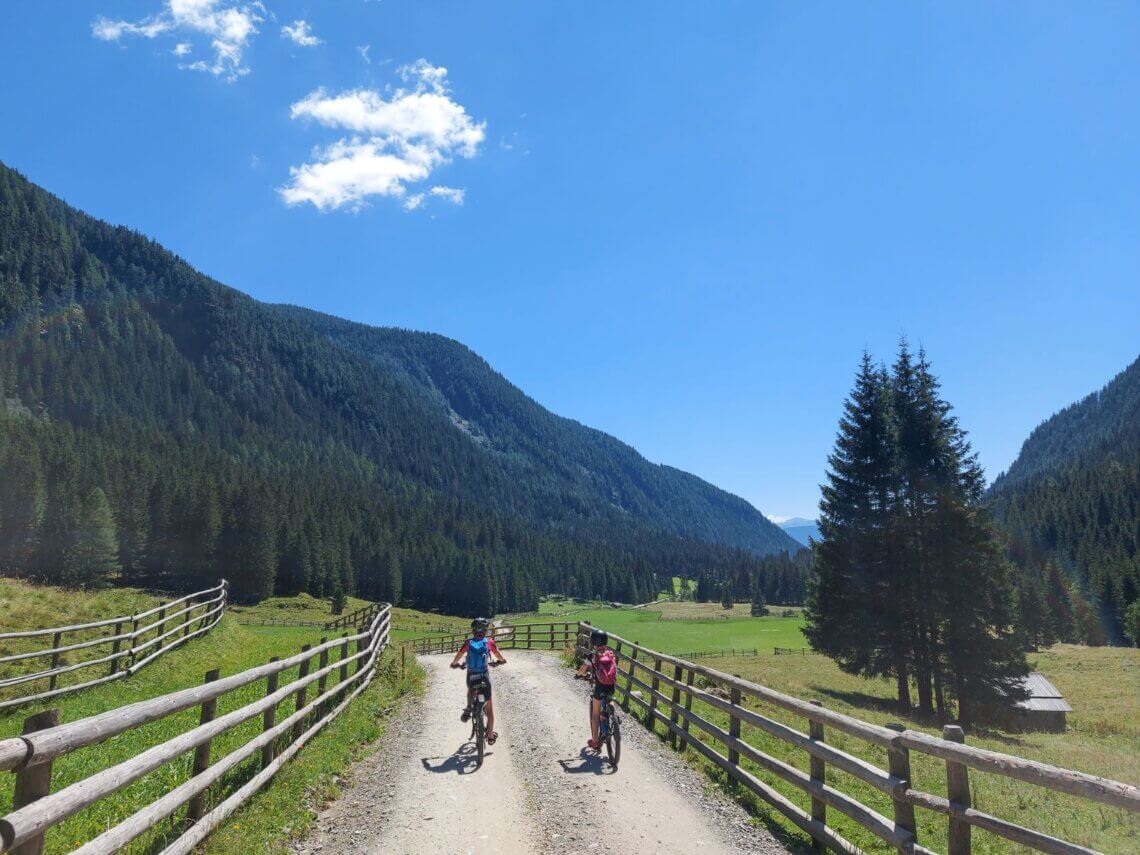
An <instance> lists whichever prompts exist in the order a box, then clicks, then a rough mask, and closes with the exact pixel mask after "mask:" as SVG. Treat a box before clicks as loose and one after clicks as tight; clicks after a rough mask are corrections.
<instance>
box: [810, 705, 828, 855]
mask: <svg viewBox="0 0 1140 855" xmlns="http://www.w3.org/2000/svg"><path fill="white" fill-rule="evenodd" d="M812 703H813V704H814V705H815V706H817V707H822V706H823V703H822V702H821V701H812ZM808 736H810V737H811V738H812V739H814V740H815V741H816V742H823V741H824V738H823V725H822V724H821V723H820V722H818V721H813V720H809V721H808ZM810 758H811V759H810V762H809V766H810V771H811V779H812V780H813V781H817V782H819V785H820V786H823V785H824V784H826V783H827V763H825V762H824V761H823V760H822V759H821V758H819V757H816V756H815V755H814V754H812V755H810ZM811 818H812V819H814V820H818V821H819V822H821V823H823V824H824V825H827V803H826V802H824V801H823V800H822V799H817V798H815V797H814V796H812V800H811ZM811 848H812V849H813V850H814V851H816V852H823V851H824V850H825V849H827V847H826V846H824V845H823V842H822V841H821V840H818V839H816V838H814V837H813V838H812V840H811Z"/></svg>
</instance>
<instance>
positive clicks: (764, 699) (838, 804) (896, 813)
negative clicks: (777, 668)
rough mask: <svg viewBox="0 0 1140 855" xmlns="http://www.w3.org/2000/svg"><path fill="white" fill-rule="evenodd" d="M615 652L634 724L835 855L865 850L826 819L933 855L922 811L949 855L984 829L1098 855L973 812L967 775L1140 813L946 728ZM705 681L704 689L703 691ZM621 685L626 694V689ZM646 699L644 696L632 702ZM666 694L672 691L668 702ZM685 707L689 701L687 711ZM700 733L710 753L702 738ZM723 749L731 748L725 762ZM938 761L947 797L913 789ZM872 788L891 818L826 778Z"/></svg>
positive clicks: (639, 651)
mask: <svg viewBox="0 0 1140 855" xmlns="http://www.w3.org/2000/svg"><path fill="white" fill-rule="evenodd" d="M592 629H593V627H592V626H591V625H590V624H586V623H582V624H579V627H578V643H577V650H578V653H579V655H581V654H582V653H584V652H585V651H586V650H587V649H588V648H589V633H590V631H591V630H592ZM610 644H611V646H612V647H613V648H614V651H615V652H616V653H617V658H618V675H619V679H618V693H619V695H620V696H621V697H620V702H621V704H622V706H623V707H624V708H625V709H626V711H627V712H628V711H629V709H630V705H631V704H636V705H637V707H638V708H639V709H640V710H642V711H643V712H644V714H645V718H646V724H647V725H648V726H649V727H650V728H653V727H654V726H655V725H656V724H657V722H660V723H661V724H662V725H664V726H665V728H666V732H667V734H668V737H669V740H670V742H671V743H672V744H673V745H674V747H677V748H679V749H680V750H682V751H684V750H686V749H687V748H692V749H693V750H695V751H697V752H698V753H700V754H701V755H703V756H704V757H705V758H706V759H708V760H709V761H711V762H712V763H713V764H715V765H716V766H719V767H720V768H721V769H723V770H724V771H725V772H726V773H727V774H728V775H730V776H731V777H732V778H734V779H735V780H736V781H738V782H739V783H740V784H742V785H743V786H744V787H746V788H747V789H749V790H751V791H752V792H753V793H755V794H756V795H757V796H759V797H760V798H761V799H763V800H764V801H766V802H767V803H768V804H770V805H772V807H774V808H775V809H776V810H778V811H779V812H780V813H782V814H783V815H784V816H786V817H787V818H788V819H790V820H791V821H792V822H793V823H795V824H796V825H797V826H798V827H799V828H800V829H802V830H803V831H804V832H806V833H807V834H808V835H810V836H811V837H812V839H813V840H814V841H816V843H817V845H819V846H826V847H828V848H830V849H832V850H834V851H836V852H845V853H856V852H858V851H859V849H858V848H857V847H856V846H855V845H854V844H852V843H851V842H850V841H848V840H846V839H845V838H844V837H842V836H841V835H840V834H839V833H838V832H837V831H836V830H835V829H834V828H832V827H831V826H829V825H828V824H827V810H828V808H831V809H833V810H837V811H839V812H840V813H842V814H844V815H845V816H847V817H849V818H850V819H852V820H854V821H855V822H856V823H858V824H859V825H862V826H863V827H864V828H866V829H868V830H870V831H871V832H872V833H873V834H874V835H876V836H877V837H879V838H880V839H882V840H883V841H885V842H886V843H887V844H888V845H890V846H891V847H893V848H896V849H897V850H898V851H900V852H906V853H931V852H932V850H930V849H928V848H926V847H924V846H922V845H920V844H919V841H918V831H917V827H916V823H915V808H916V807H919V808H923V809H926V810H931V811H934V812H936V813H939V814H942V815H944V816H946V817H947V823H948V830H949V834H948V853H949V855H969V852H970V851H971V842H970V841H971V838H970V830H971V828H981V829H984V830H986V831H988V832H990V833H992V834H995V835H997V836H999V837H1002V838H1004V839H1006V840H1009V841H1012V842H1014V843H1018V844H1021V845H1022V846H1026V847H1029V848H1030V849H1035V850H1037V851H1040V852H1048V853H1056V855H1077V854H1078V853H1082V855H1089V853H1094V850H1091V849H1088V848H1086V847H1084V846H1079V845H1077V844H1074V843H1069V842H1067V841H1065V840H1061V839H1059V838H1056V837H1053V836H1051V835H1048V834H1045V833H1043V832H1040V831H1036V830H1034V829H1031V828H1027V827H1025V826H1022V825H1018V824H1017V823H1014V822H1010V821H1008V820H1004V819H1001V818H999V817H996V816H993V815H991V814H988V813H985V812H983V811H980V810H977V809H975V808H974V807H973V806H972V805H971V797H970V781H969V770H970V769H973V770H976V771H978V772H985V773H987V774H993V775H1001V776H1004V777H1007V778H1013V779H1015V780H1018V781H1023V782H1026V783H1029V784H1032V785H1034V786H1037V787H1041V788H1043V789H1047V790H1052V791H1055V792H1059V793H1067V794H1069V795H1072V796H1077V797H1078V798H1082V799H1086V800H1089V801H1092V802H1096V803H1098V804H1103V805H1108V806H1111V807H1116V808H1122V809H1124V810H1127V811H1130V812H1132V813H1140V788H1137V787H1135V786H1132V785H1131V784H1125V783H1121V782H1119V781H1112V780H1109V779H1107V778H1101V777H1098V776H1096V775H1087V774H1084V773H1082V772H1074V771H1071V770H1068V769H1060V768H1057V767H1055V766H1050V765H1047V764H1045V763H1039V762H1037V761H1034V760H1027V759H1024V758H1022V757H1014V756H1011V755H1008V754H1001V753H998V752H996V751H988V750H985V749H981V748H974V747H972V746H968V745H966V744H964V743H965V737H964V735H963V733H962V730H961V728H959V727H956V726H954V725H947V726H946V727H945V728H944V729H943V738H939V737H935V736H930V735H928V734H925V733H920V732H917V731H913V730H908V729H906V728H905V727H903V726H902V725H898V726H897V727H881V726H879V725H875V724H869V723H868V722H864V721H860V720H859V719H856V718H853V717H851V716H847V715H843V714H842V713H837V712H833V711H831V710H828V709H826V708H824V707H823V706H822V705H819V704H818V702H814V701H813V702H811V703H809V702H807V701H802V700H799V699H798V698H793V697H791V696H789V695H785V694H782V693H781V692H776V691H774V690H772V689H769V688H767V687H765V686H761V685H759V684H757V683H752V682H749V681H747V680H742V679H740V678H739V677H734V676H732V675H729V674H724V673H722V672H720V671H716V670H714V669H712V668H709V667H707V666H703V665H698V664H696V663H694V662H690V661H687V660H685V659H682V658H680V657H677V656H669V655H666V654H664V653H659V652H657V651H655V650H650V649H649V648H647V647H643V646H641V645H639V644H637V643H636V642H630V641H627V640H626V639H624V638H621V637H619V636H616V635H613V634H612V633H611V634H610ZM696 677H700V678H701V683H703V684H704V686H705V688H702V687H701V686H699V685H694V683H695V682H696V679H695V678H696ZM623 683H624V685H623ZM635 689H637V690H639V691H637V692H635V691H634V690H635ZM667 690H671V691H669V692H668V693H667ZM682 695H683V696H684V700H682ZM746 699H747V700H753V701H759V702H761V703H762V704H765V705H767V706H770V707H775V708H777V709H779V710H782V711H784V712H789V713H793V714H795V715H798V716H802V717H803V718H804V719H806V720H807V725H808V728H807V730H808V732H807V733H804V732H803V731H800V730H797V729H795V728H793V727H790V726H789V725H786V724H784V723H782V722H779V721H776V720H774V719H772V718H769V717H767V716H766V715H763V714H761V713H759V712H756V711H755V710H752V709H749V708H748V707H747V706H745V704H746ZM694 701H699V702H701V703H702V704H704V705H706V706H707V707H711V708H712V709H715V710H718V711H720V712H723V713H727V715H728V720H729V725H728V730H725V729H724V728H722V727H719V726H717V725H716V724H714V723H713V722H711V721H709V720H708V719H706V718H704V717H703V716H702V715H700V713H699V712H694V711H693V702H694ZM742 723H744V724H748V725H749V726H751V727H754V728H756V729H758V730H760V731H764V732H765V733H767V734H770V735H771V736H774V737H775V738H777V739H779V740H781V741H783V742H785V743H787V744H789V745H791V746H794V747H795V748H798V749H802V750H803V751H805V752H806V753H807V755H808V758H809V770H810V771H809V772H804V771H802V770H801V769H799V768H797V767H796V766H794V765H791V764H789V763H787V762H785V761H783V760H780V759H778V758H776V757H773V756H771V755H769V754H767V753H765V752H763V751H761V750H760V749H758V748H756V747H755V746H753V745H751V744H749V743H748V742H747V741H745V740H744V739H743V738H742V737H741V724H742ZM826 728H833V729H835V730H839V731H841V732H843V733H845V734H847V735H849V736H854V737H856V738H857V739H860V740H862V741H864V742H867V743H869V744H870V745H873V746H876V747H878V748H880V749H883V750H884V752H885V754H886V759H887V769H885V770H884V769H881V768H879V767H877V766H875V765H874V764H872V763H869V762H867V761H866V760H863V759H861V758H859V757H855V756H854V755H852V754H848V753H847V752H845V751H843V750H840V749H839V748H837V747H835V746H834V745H829V744H828V743H827V741H826V739H825V732H826ZM694 730H695V731H699V732H701V733H703V734H704V735H705V736H706V737H707V741H706V740H705V739H702V738H697V734H696V733H694ZM715 743H720V745H721V746H723V753H722V752H721V751H718V750H716V748H715V747H714V744H715ZM912 751H914V752H919V753H921V754H925V755H928V756H930V757H936V758H939V759H941V760H943V761H945V764H946V780H947V795H946V796H940V795H936V794H933V793H927V792H923V791H921V790H918V789H915V787H914V786H913V784H912V778H911V763H910V752H912ZM741 758H744V759H745V760H748V761H751V762H752V763H754V764H755V765H756V766H757V767H759V768H761V769H763V770H764V771H766V772H769V773H771V774H773V775H775V776H776V777H778V778H779V779H781V780H782V781H785V782H787V783H789V784H791V785H793V786H795V787H796V788H798V789H799V790H801V791H802V792H803V793H804V794H805V795H806V796H808V797H809V798H810V803H811V804H810V811H809V810H805V809H804V808H802V807H800V806H799V805H797V804H795V803H794V802H792V801H791V800H790V799H788V798H786V797H785V796H784V795H782V794H781V793H780V792H778V791H777V790H776V789H774V788H773V787H772V786H770V785H769V784H766V783H764V782H763V781H761V780H760V779H759V778H757V777H756V776H755V775H753V774H752V773H751V772H749V771H748V770H747V769H745V768H744V767H743V766H742V765H741ZM828 766H832V767H834V768H835V769H838V770H841V771H843V772H846V773H847V774H849V775H851V776H853V777H855V778H857V779H859V780H860V781H863V782H865V783H867V784H870V785H871V786H872V787H874V788H876V789H878V790H879V791H880V792H882V793H884V794H885V795H886V796H887V797H889V798H890V800H891V804H892V816H890V817H888V816H884V815H883V814H880V813H878V812H877V811H875V810H874V809H873V808H871V807H868V806H867V805H864V804H862V803H860V802H859V801H858V800H857V799H855V798H853V797H852V796H850V795H847V794H846V793H844V792H842V791H841V790H839V789H837V787H836V786H833V785H832V784H831V783H828V774H827V767H828Z"/></svg>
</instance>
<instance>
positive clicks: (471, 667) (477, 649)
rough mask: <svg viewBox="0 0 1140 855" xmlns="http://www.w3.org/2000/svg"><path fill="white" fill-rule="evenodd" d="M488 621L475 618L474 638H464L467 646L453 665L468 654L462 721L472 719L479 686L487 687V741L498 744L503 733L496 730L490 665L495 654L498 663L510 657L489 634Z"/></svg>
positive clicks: (452, 661)
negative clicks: (504, 654) (465, 703)
mask: <svg viewBox="0 0 1140 855" xmlns="http://www.w3.org/2000/svg"><path fill="white" fill-rule="evenodd" d="M488 623H489V622H488V621H487V619H486V618H481V617H480V618H475V620H473V621H471V638H469V639H467V640H466V641H464V642H463V646H462V647H460V648H459V650H458V651H457V652H456V654H455V658H454V659H452V660H451V667H452V668H458V667H459V660H460V659H462V658H463V656H464V655H466V656H467V706H466V707H465V708H464V710H463V715H461V716H460V717H459V720H460V721H467V720H468V719H470V718H471V707H472V705H473V704H474V703H475V689H476V687H477V686H478V685H479V684H480V683H482V684H484V685H485V686H486V687H487V702H486V703H485V704H484V705H483V709H485V710H486V711H487V744H488V745H494V744H495V740H496V739H498V738H499V734H497V733H496V732H495V706H494V704H492V703H491V677H490V674H489V673H488V672H489V671H490V668H489V667H488V666H489V665H490V664H491V661H492V659H491V657H494V662H495V664H496V665H502V664H504V663H505V662H506V661H507V660H506V659H504V658H503V654H502V653H500V652H499V647H498V645H497V644H495V639H494V638H489V637H488V636H487V627H488Z"/></svg>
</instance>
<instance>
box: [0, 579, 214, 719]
mask: <svg viewBox="0 0 1140 855" xmlns="http://www.w3.org/2000/svg"><path fill="white" fill-rule="evenodd" d="M228 600H229V583H228V582H227V581H226V580H225V579H222V580H221V581H220V582H219V583H218V584H217V585H215V586H214V587H212V588H207V589H206V590H204V591H196V592H195V593H193V594H187V595H186V596H184V597H180V598H178V599H176V600H172V601H171V602H168V603H160V604H159V605H157V606H155V607H154V608H151V609H147V610H146V611H144V612H139V613H138V614H135V615H124V616H122V617H113V618H107V619H105V620H98V621H92V622H90V623H80V624H73V625H71V626H57V627H49V628H47V629H32V630H24V631H22V632H4V633H0V647H6V646H8V645H6V644H5V642H8V644H11V643H12V642H16V643H17V644H19V643H20V642H22V641H23V640H25V639H27V640H34V639H40V638H46V637H47V636H51V647H44V648H38V649H34V650H25V651H20V652H17V653H10V654H7V655H4V656H0V668H2V667H4V666H8V667H7V668H5V670H6V671H7V670H12V669H17V670H18V669H19V668H20V663H33V662H35V661H36V660H39V659H47V658H48V657H50V658H51V659H50V664H49V665H48V667H47V668H39V669H38V670H30V671H26V672H24V673H16V674H11V675H8V676H4V677H2V678H0V692H4V694H6V695H9V696H8V697H5V698H2V699H0V710H4V709H8V708H10V707H16V706H20V705H22V704H28V703H33V702H39V701H46V700H48V699H49V698H54V697H58V696H60V695H64V694H67V693H69V692H75V691H79V690H80V689H89V688H91V687H92V686H98V685H100V684H102V683H108V682H110V681H112V680H120V679H122V678H123V677H128V676H130V675H131V674H134V673H136V672H137V671H138V670H139V669H141V668H143V667H145V666H146V665H148V664H149V663H151V662H153V661H154V660H155V659H157V658H158V657H160V656H161V655H162V654H164V653H166V652H167V651H169V650H172V649H173V648H175V647H178V646H179V645H181V644H185V643H186V642H187V641H189V640H190V639H192V638H197V637H198V636H199V635H202V634H203V633H206V632H209V631H210V629H211V628H213V627H214V626H215V625H217V623H218V621H220V620H221V619H222V615H223V614H224V613H225V610H226V604H227V602H228ZM108 627H110V631H109V633H108V632H107V628H108ZM128 627H129V629H128ZM31 643H35V642H34V641H31ZM108 645H109V646H110V652H109V653H107V652H104V651H100V650H97V649H96V648H100V647H107V646H108ZM72 654H76V655H77V656H78V659H77V661H72V662H65V661H64V660H65V658H71V655H72ZM99 666H103V667H104V668H106V670H107V673H105V674H103V675H101V676H99V677H90V676H88V677H87V678H86V679H81V680H80V681H79V682H76V683H71V684H69V685H60V677H63V676H64V675H67V674H74V673H76V672H79V671H83V670H86V669H89V668H96V667H99ZM42 681H47V688H46V689H45V688H44V687H43V685H42ZM37 683H41V685H40V686H39V690H38V691H37V690H36V684H37ZM16 686H24V687H25V688H24V689H15V688H14V687H16ZM8 689H11V690H12V691H11V692H6V691H5V690H8Z"/></svg>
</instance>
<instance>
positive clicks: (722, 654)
mask: <svg viewBox="0 0 1140 855" xmlns="http://www.w3.org/2000/svg"><path fill="white" fill-rule="evenodd" d="M673 655H674V656H676V657H677V658H678V659H729V658H742V657H745V656H759V655H760V651H759V650H757V649H756V648H755V647H754V648H752V649H751V650H694V651H693V652H692V653H674V654H673Z"/></svg>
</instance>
